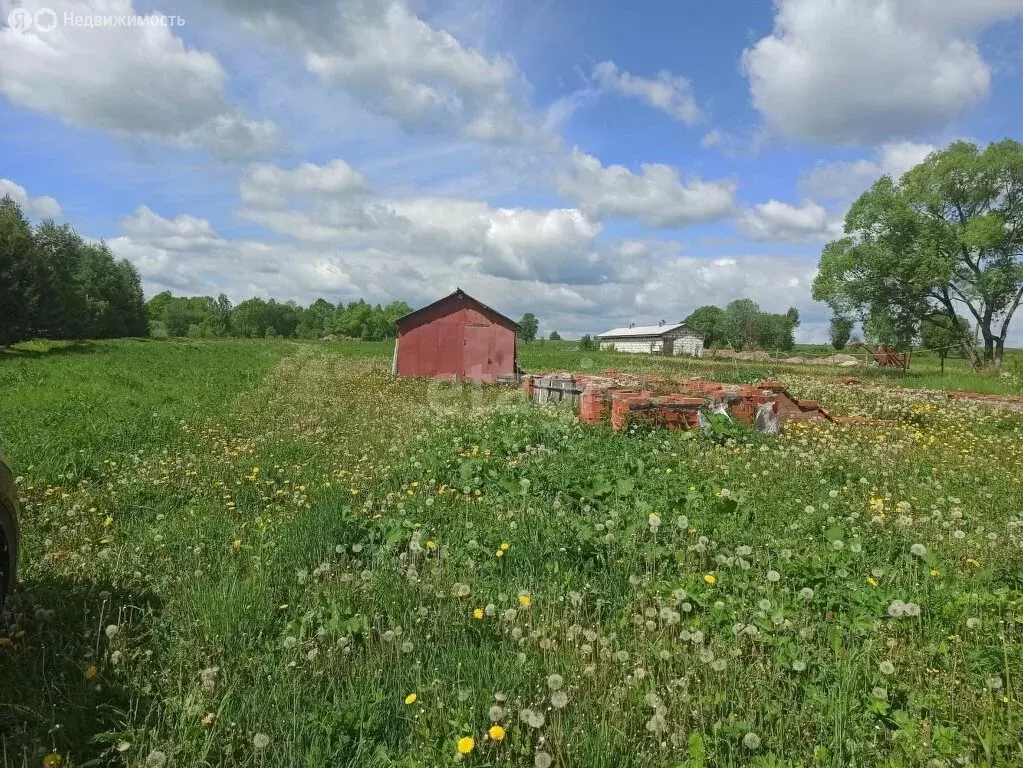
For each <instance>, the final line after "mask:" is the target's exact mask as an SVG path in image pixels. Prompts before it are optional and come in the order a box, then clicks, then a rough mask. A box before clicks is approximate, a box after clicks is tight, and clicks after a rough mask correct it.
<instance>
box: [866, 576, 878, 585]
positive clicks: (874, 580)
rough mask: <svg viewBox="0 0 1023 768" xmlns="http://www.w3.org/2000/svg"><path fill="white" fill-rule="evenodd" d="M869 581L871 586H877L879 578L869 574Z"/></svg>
mask: <svg viewBox="0 0 1023 768" xmlns="http://www.w3.org/2000/svg"><path fill="white" fill-rule="evenodd" d="M867 583H868V584H869V585H870V586H872V587H876V586H877V579H875V578H874V577H873V576H868V577H867Z"/></svg>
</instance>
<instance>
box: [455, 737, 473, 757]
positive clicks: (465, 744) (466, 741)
mask: <svg viewBox="0 0 1023 768" xmlns="http://www.w3.org/2000/svg"><path fill="white" fill-rule="evenodd" d="M475 746H476V740H475V739H474V738H473V737H472V736H463V737H462V738H460V739H459V740H458V751H459V753H461V754H463V755H467V754H469V753H470V752H472V750H473V747H475Z"/></svg>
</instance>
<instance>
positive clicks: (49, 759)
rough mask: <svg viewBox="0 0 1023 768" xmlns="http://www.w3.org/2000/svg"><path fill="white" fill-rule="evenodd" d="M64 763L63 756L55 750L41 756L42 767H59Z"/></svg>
mask: <svg viewBox="0 0 1023 768" xmlns="http://www.w3.org/2000/svg"><path fill="white" fill-rule="evenodd" d="M62 765H64V758H63V757H61V756H60V755H58V754H57V753H56V752H51V753H50V754H48V755H47V756H46V757H44V758H43V768H60V767H61V766H62Z"/></svg>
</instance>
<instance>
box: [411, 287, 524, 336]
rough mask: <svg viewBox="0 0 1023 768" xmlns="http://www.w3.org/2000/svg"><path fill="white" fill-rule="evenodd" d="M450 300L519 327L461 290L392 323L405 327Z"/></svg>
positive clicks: (505, 316)
mask: <svg viewBox="0 0 1023 768" xmlns="http://www.w3.org/2000/svg"><path fill="white" fill-rule="evenodd" d="M451 299H462V300H464V301H468V302H470V303H471V304H475V305H476V306H477V308H479V309H482V310H484V311H486V312H489V313H491V314H494V315H497V316H498V317H499V318H501V319H502V320H505V321H507V322H508V324H509V325H511V326H512V327H513V328H516V329H517V328H518V327H519V324H518V323H516V322H515V321H514V320H512V319H511V318H510V317H508V316H507V315H503V314H501V313H500V312H498V311H497V310H496V309H494V308H493V307H488V306H487V305H486V304H484V303H483V302H482V301H480V300H479V299H474V298H473V297H472V296H470V295H469V294H467V293H466V292H465V291H463V290H462V289H461V288H455V290H454V292H452V293H449V294H448V295H447V296H442V297H441V298H439V299H437V300H436V301H434V302H431V303H430V304H427V305H426V306H425V307H420V308H419V309H414V310H412V311H411V312H409V313H408V314H407V315H402V316H401V317H399V318H398V319H397V320H395V321H394V322H395V324H397V325H406V324H407V323H408V322H409V320H411V319H412V318H414V317H416V316H417V315H419V314H422V313H424V312H429V311H430V310H431V309H433V308H434V307H436V306H438V305H440V304H443V303H444V302H445V301H449V300H451Z"/></svg>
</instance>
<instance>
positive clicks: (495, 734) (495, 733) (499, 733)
mask: <svg viewBox="0 0 1023 768" xmlns="http://www.w3.org/2000/svg"><path fill="white" fill-rule="evenodd" d="M487 733H488V734H489V735H490V738H492V739H493V740H494V741H504V728H502V727H501V726H499V725H492V726H490V730H489V731H487Z"/></svg>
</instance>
